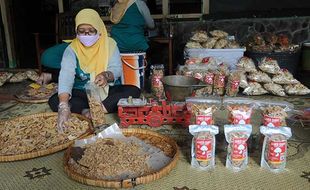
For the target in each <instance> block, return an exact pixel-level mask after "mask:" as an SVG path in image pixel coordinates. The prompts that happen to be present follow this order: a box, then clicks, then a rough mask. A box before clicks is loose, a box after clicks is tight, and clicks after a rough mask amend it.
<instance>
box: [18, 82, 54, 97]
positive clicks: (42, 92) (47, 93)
mask: <svg viewBox="0 0 310 190" xmlns="http://www.w3.org/2000/svg"><path fill="white" fill-rule="evenodd" d="M57 88H58V86H57V84H56V83H50V84H48V85H46V86H40V87H39V88H32V87H28V88H27V89H26V90H25V92H24V94H21V95H17V97H18V98H20V99H24V100H40V99H47V98H49V97H51V96H52V95H53V94H55V93H56V92H57Z"/></svg>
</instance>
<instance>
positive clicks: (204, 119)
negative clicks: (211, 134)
mask: <svg viewBox="0 0 310 190" xmlns="http://www.w3.org/2000/svg"><path fill="white" fill-rule="evenodd" d="M191 109H192V110H191V111H192V117H193V118H192V120H193V122H192V123H194V124H197V125H213V124H214V119H213V114H214V112H215V111H216V110H217V106H215V105H209V104H205V103H197V104H195V103H192V108H191Z"/></svg>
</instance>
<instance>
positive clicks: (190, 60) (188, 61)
mask: <svg viewBox="0 0 310 190" xmlns="http://www.w3.org/2000/svg"><path fill="white" fill-rule="evenodd" d="M201 60H202V59H201V58H199V57H189V58H188V59H186V61H185V64H186V65H191V64H199V63H201Z"/></svg>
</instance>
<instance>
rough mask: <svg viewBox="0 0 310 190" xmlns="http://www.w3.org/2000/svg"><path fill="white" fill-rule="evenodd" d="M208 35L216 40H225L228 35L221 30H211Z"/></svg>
mask: <svg viewBox="0 0 310 190" xmlns="http://www.w3.org/2000/svg"><path fill="white" fill-rule="evenodd" d="M210 34H211V35H212V36H213V37H217V38H226V37H227V36H228V33H227V32H224V31H223V30H212V31H210Z"/></svg>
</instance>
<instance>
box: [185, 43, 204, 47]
mask: <svg viewBox="0 0 310 190" xmlns="http://www.w3.org/2000/svg"><path fill="white" fill-rule="evenodd" d="M185 47H187V48H202V46H201V45H200V43H199V42H193V41H189V42H187V43H186V45H185Z"/></svg>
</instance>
